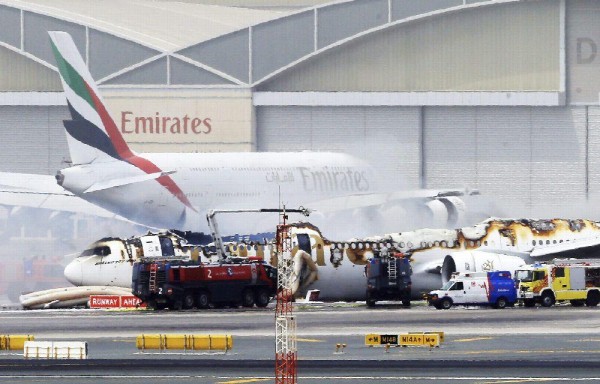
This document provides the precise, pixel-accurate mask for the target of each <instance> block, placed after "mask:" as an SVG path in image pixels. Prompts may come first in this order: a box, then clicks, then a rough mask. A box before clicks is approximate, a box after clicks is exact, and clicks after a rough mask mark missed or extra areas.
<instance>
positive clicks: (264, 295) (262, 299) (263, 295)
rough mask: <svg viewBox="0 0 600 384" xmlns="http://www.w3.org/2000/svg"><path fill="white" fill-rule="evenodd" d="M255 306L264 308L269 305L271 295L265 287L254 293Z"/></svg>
mask: <svg viewBox="0 0 600 384" xmlns="http://www.w3.org/2000/svg"><path fill="white" fill-rule="evenodd" d="M255 301H256V306H257V307H261V308H264V307H266V306H267V305H269V301H271V297H270V296H269V292H267V291H266V290H265V289H259V290H258V292H257V293H256V300H255Z"/></svg>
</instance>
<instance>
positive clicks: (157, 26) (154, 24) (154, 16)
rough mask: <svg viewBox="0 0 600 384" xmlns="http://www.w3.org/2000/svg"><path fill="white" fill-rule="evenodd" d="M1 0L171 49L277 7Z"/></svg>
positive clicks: (275, 14)
mask: <svg viewBox="0 0 600 384" xmlns="http://www.w3.org/2000/svg"><path fill="white" fill-rule="evenodd" d="M0 3H2V4H5V5H9V6H14V7H16V8H21V9H24V10H28V11H32V12H36V13H40V14H44V15H47V16H52V17H55V18H57V19H61V20H67V21H71V22H74V23H79V24H83V25H87V26H89V27H92V28H95V29H98V30H101V31H104V32H108V33H111V34H114V35H116V36H121V37H124V38H126V39H129V40H133V41H135V42H138V43H140V44H143V45H145V46H148V47H151V48H154V49H157V50H162V51H173V50H177V49H180V48H183V47H185V46H188V45H191V44H193V43H199V42H202V41H206V40H210V39H213V38H215V37H218V36H221V35H225V34H228V33H231V32H233V31H237V30H240V29H243V28H247V27H248V26H250V25H254V24H258V23H261V22H264V21H267V20H271V19H275V18H279V17H281V16H282V15H283V13H282V12H280V11H270V10H257V9H249V8H240V7H223V6H218V5H207V4H194V3H183V2H169V1H143V0H25V1H20V0H3V1H1V2H0Z"/></svg>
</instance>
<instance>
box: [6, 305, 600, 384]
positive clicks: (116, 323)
mask: <svg viewBox="0 0 600 384" xmlns="http://www.w3.org/2000/svg"><path fill="white" fill-rule="evenodd" d="M295 309H296V314H297V324H298V331H297V335H298V356H299V361H298V372H299V373H298V376H299V382H302V383H321V382H326V383H362V382H368V383H389V382H414V383H431V382H437V383H440V382H452V383H501V382H503V383H506V382H510V383H519V382H541V381H543V382H556V383H559V382H561V383H564V382H600V364H599V363H600V333H599V332H598V331H599V328H600V309H598V308H572V307H570V306H559V307H555V308H519V307H517V308H507V309H504V310H493V309H488V308H453V309H450V310H448V311H438V310H435V309H433V308H431V307H427V306H425V305H424V304H422V303H418V304H417V305H415V306H413V308H410V309H406V308H402V307H401V306H395V305H392V306H380V307H377V308H375V309H369V308H367V307H366V306H365V305H364V304H360V303H356V304H341V303H337V304H320V305H319V304H315V305H300V304H297V305H296V307H295ZM0 322H1V324H2V333H4V334H32V335H34V336H35V338H36V340H73V341H86V342H87V343H88V350H89V360H84V361H41V360H37V361H34V360H24V358H23V356H22V355H19V354H17V353H4V354H3V355H2V357H1V358H0V377H2V379H3V380H9V381H10V382H14V383H26V382H34V381H37V380H41V379H43V380H44V381H45V382H50V383H59V382H73V383H75V382H84V383H101V382H111V383H112V382H127V383H137V382H140V383H141V382H144V383H165V382H177V383H187V382H195V383H231V384H233V383H247V382H266V383H269V382H274V380H273V372H274V353H275V351H274V349H275V341H274V334H275V330H274V329H275V327H274V311H273V308H272V307H269V308H267V309H266V310H260V309H253V310H243V309H225V310H210V311H182V312H169V311H163V312H151V311H122V312H119V311H101V310H100V311H99V310H50V311H2V312H0ZM423 331H442V332H444V333H445V341H444V343H443V344H442V345H441V347H440V348H433V349H429V348H428V347H408V348H390V349H389V351H387V352H386V351H385V348H383V347H371V348H369V347H366V346H365V335H366V334H368V333H381V334H390V333H391V334H394V333H396V334H397V333H406V332H423ZM142 333H179V334H181V333H194V334H198V333H201V334H223V333H225V334H231V335H232V336H233V339H234V347H233V349H232V351H229V352H227V353H222V352H204V353H200V352H194V351H188V352H184V351H169V352H152V351H145V352H142V351H140V350H138V349H137V348H136V346H135V337H136V336H137V335H140V334H142ZM336 344H346V345H347V346H346V348H345V349H344V350H343V353H342V352H340V351H337V353H336Z"/></svg>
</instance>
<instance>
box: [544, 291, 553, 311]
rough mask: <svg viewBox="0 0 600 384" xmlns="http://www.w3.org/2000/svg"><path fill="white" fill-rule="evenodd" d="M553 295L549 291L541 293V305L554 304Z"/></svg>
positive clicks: (549, 305) (548, 305)
mask: <svg viewBox="0 0 600 384" xmlns="http://www.w3.org/2000/svg"><path fill="white" fill-rule="evenodd" d="M554 301H555V300H554V295H553V294H552V293H550V292H544V293H543V294H542V307H551V306H553V305H554Z"/></svg>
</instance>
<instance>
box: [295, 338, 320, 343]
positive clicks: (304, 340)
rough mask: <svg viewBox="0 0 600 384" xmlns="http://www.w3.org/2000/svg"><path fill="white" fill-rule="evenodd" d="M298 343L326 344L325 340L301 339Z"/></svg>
mask: <svg viewBox="0 0 600 384" xmlns="http://www.w3.org/2000/svg"><path fill="white" fill-rule="evenodd" d="M296 341H303V342H305V343H324V342H325V340H321V339H301V338H297V339H296Z"/></svg>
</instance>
